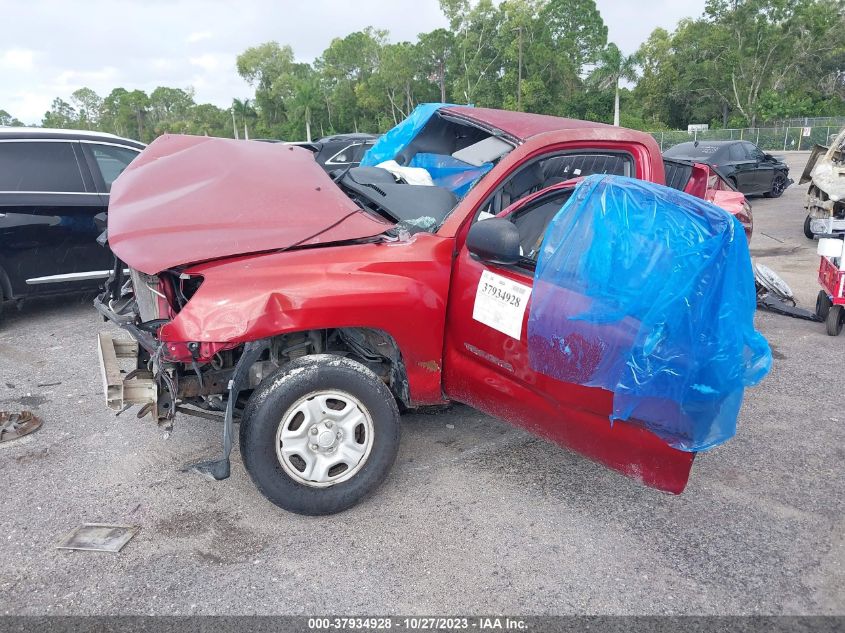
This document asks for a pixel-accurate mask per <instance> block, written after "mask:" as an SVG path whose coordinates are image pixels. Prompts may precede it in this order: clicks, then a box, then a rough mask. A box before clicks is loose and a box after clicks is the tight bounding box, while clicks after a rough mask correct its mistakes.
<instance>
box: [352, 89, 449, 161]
mask: <svg viewBox="0 0 845 633" xmlns="http://www.w3.org/2000/svg"><path fill="white" fill-rule="evenodd" d="M450 105H451V104H449V103H421V104H419V105H418V106H417V107H416V108H414V111H413V112H411V114H409V115H408V118H407V119H405V120H404V121H402V122H401V123H399V124H398V125H396V126H395V127H392V128H390V129H389V130H388V131H387V132H385V133H384V134H382V135H381V137H380V138H379V139H378V140H377V141H376V142H375V144H374V145H373V146H372V147H371V148H370V149H369V150H367V153H366V154H364V158H362V159H361V167H375V166H376V165H378V164H379V163H383V162H384V161H386V160H393V159H394V158H396V154H398V153H399V152H401V151H402V150H403V149H405V148H406V147H408V145H409V144H410V143H411V141H413V140H414V139H415V138H416V136H417V134H419V133H420V131H421V130H422V129H423V128H424V127H425V124H426V123H428V120H429V119H430V118H431V117H433V116H434V114H435V113H436V112H437V111H438V110H439V109H440V108H448V107H449V106H450Z"/></svg>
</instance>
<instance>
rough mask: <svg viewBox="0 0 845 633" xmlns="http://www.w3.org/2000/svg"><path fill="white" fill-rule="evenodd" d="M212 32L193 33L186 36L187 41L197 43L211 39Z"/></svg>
mask: <svg viewBox="0 0 845 633" xmlns="http://www.w3.org/2000/svg"><path fill="white" fill-rule="evenodd" d="M211 36H212V33H211V31H199V32H195V33H191V34H190V35H188V37H186V38H185V41H186V42H187V43H188V44H196V43H197V42H201V41H203V40H208V39H211Z"/></svg>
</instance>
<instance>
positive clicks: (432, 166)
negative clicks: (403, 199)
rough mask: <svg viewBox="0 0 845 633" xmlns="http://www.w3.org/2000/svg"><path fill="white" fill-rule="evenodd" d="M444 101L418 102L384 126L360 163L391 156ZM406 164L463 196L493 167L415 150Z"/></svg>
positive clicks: (369, 163)
mask: <svg viewBox="0 0 845 633" xmlns="http://www.w3.org/2000/svg"><path fill="white" fill-rule="evenodd" d="M450 105H451V104H448V103H421V104H420V105H418V106H417V107H416V108H415V109H414V111H413V112H411V114H410V115H409V116H408V118H407V119H405V120H404V121H402V122H401V123H399V125H397V126H396V127H394V128H392V129H390V130H388V131H387V132H386V133H385V134H384V135H383V136H382V137H381V138H379V140H378V141H376V143H375V144H374V145H373V146H372V147H371V148H370V149H369V150H368V151H367V153H366V154H364V158H363V159H362V160H361V166H362V167H375V166H376V165H378V164H379V163H383V162H384V161H386V160H393V159H394V158H396V156H397V154H399V153H400V152H401V151H402V150H404V149H405V148H406V147H408V145H410V144H411V142H412V141H413V140H414V139H415V138H416V137H417V135H418V134H419V133H420V132H421V131H422V129H423V128H424V127H425V126H426V124H427V123H428V121H429V119H431V117H433V116H434V115H435V114H436V113H437V111H438V110H439V109H440V108H447V107H449V106H450ZM408 166H409V167H422V168H424V169H425V170H427V171H428V173H429V175H430V176H431V179H432V180H433V181H434V184H435V185H436V186H438V187H443V188H445V189H448V190H450V191H451V192H452V193H454V194H455V195H456V196H458V197H463V196H464V195H466V193H467V192H468V191H469V190H470V189H471V188H472V185H473V184H474V183H475V182H476V181H477V180H478V179H479V178H481V176H483V175H484V174H486V173H487V172H488V171H490V170H491V169H492V168H493V165H492V164H491V163H485V164H484V165H481V166H480V167H476V166H474V165H470V164H468V163H465V162H463V161H461V160H458V159H457V158H453V157H452V156H449V155H446V154H426V153H419V154H415V155H414V156H413V158H411V161H410V162H409V163H408Z"/></svg>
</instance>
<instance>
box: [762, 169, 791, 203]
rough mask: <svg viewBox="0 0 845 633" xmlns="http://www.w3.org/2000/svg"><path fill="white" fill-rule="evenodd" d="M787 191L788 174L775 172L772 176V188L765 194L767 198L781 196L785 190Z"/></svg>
mask: <svg viewBox="0 0 845 633" xmlns="http://www.w3.org/2000/svg"><path fill="white" fill-rule="evenodd" d="M784 191H786V176H784V175H783V174H775V176H774V178H772V188H771V189H769V191H768V193H765V194H763V195H764V196H766V197H767V198H780V197H781V196H782V195H783V192H784Z"/></svg>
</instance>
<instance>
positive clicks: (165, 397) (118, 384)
mask: <svg viewBox="0 0 845 633" xmlns="http://www.w3.org/2000/svg"><path fill="white" fill-rule="evenodd" d="M128 273H129V274H128V275H125V274H124V271H123V266H122V264H120V263H118V264H116V265H115V267H114V269H113V271H112V273H111V275H110V277H109V279H108V281H107V283H106V285H105V289H104V292H103V293H102V294H100V295H99V296H98V297H97V298H96V299H95V301H94V306H95V307H96V309H97V311H98V312H100V314H101V315H102V316H103V318H104V319H105V320H108V321H112V322H113V323H115V324H116V325H118V326H120V327H121V328H123V329H125V330H126V331H128V332H129V333H130V334H131V335H132V338H133V339H134V340H123V339H115V338H113V337H112V336H111V335H110V334H108V333H106V332H100V333H99V335H98V352H99V357H100V368H101V375H102V378H103V390H104V393H105V395H106V402H107V404H108V406H109V408H111V409H114V410H116V411H118V412H119V413H122V412H123V411H125V410H127V409H128V408H130V407H132V406H134V405H140V406H141V409H140V410H139V411H138V417H139V418H142V417H145V416H147V415H150V416H151V417H152V418H153V419H154V420H156V421H157V422H158V423H159V424H160V425H165V426H170V424H171V422H172V420H173V416H174V415H175V413H176V410H177V403H189V404H192V405H194V406H195V407H196V408H197V409H198V410H199V411H205V412H207V413H208V414H209V415H213V416H214V415H216V416H220V415H222V412H223V411H224V407H223V404H222V394H224V393H225V392H226V391H227V385H228V383H229V381H230V380H231V378H232V376H233V375H234V372H235V367H236V365H237V360H238V358H237V354H236V353H235V352H234V350H233V348H234V347H235V346H234V345H230V344H226V343H207V342H177V341H168V340H167V339H166V337H165V338H162V337H161V330H162V327H163V326H165V325H167V324H168V323H170V322H171V320H172V319H173V318H174V317H175V316H176V314H178V312H179V311H180V310H181V308H182V307H184V305H185V304H186V303H187V301H188V300H189V299H190V297H191V296H192V295H193V293H194V292H196V289H197V288H198V287H199V285H200V284H201V283H202V278H201V277H191V276H189V275H184V274H178V273H173V272H166V273H161V274H159V275H147V274H144V273H142V272H140V271H137V270H134V269H131V268H130V269H128ZM253 373H254V374H255V375H254V379H256V380H257V379H259V378H260V376H259V375H258V372H253Z"/></svg>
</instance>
